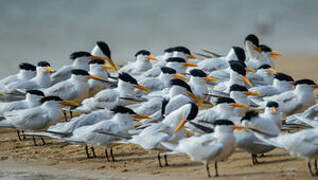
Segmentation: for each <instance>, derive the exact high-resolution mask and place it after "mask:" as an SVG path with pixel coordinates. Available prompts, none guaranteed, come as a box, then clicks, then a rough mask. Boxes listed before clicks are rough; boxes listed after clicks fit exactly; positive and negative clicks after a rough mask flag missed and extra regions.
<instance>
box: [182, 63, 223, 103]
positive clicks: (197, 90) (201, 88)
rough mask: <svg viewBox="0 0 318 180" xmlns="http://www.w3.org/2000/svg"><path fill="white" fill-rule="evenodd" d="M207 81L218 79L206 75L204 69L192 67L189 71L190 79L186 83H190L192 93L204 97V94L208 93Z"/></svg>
mask: <svg viewBox="0 0 318 180" xmlns="http://www.w3.org/2000/svg"><path fill="white" fill-rule="evenodd" d="M209 81H213V82H217V81H218V80H217V79H215V78H213V77H211V76H208V75H207V74H206V73H205V72H204V71H202V70H200V69H192V70H191V71H190V80H189V82H188V84H189V85H190V87H191V90H192V91H193V94H195V95H196V96H197V97H199V98H200V99H205V97H206V95H205V94H207V93H208V87H207V82H209Z"/></svg>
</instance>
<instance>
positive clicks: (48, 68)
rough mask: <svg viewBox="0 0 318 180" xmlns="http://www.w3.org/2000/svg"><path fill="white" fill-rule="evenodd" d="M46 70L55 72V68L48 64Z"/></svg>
mask: <svg viewBox="0 0 318 180" xmlns="http://www.w3.org/2000/svg"><path fill="white" fill-rule="evenodd" d="M45 71H47V72H55V70H54V69H53V68H51V67H50V66H46V67H45Z"/></svg>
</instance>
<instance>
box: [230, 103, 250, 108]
mask: <svg viewBox="0 0 318 180" xmlns="http://www.w3.org/2000/svg"><path fill="white" fill-rule="evenodd" d="M232 106H233V107H242V108H248V105H246V104H241V103H234V104H233V105H232Z"/></svg>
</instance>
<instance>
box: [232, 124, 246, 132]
mask: <svg viewBox="0 0 318 180" xmlns="http://www.w3.org/2000/svg"><path fill="white" fill-rule="evenodd" d="M245 129H248V128H247V127H246V126H242V125H238V124H236V125H234V126H233V130H238V131H241V130H245Z"/></svg>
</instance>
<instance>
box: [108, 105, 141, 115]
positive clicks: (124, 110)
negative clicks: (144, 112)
mask: <svg viewBox="0 0 318 180" xmlns="http://www.w3.org/2000/svg"><path fill="white" fill-rule="evenodd" d="M111 111H113V112H114V113H123V114H126V113H127V114H136V113H135V112H134V111H133V110H131V109H130V108H127V107H124V106H116V107H114V108H113V109H111Z"/></svg>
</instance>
